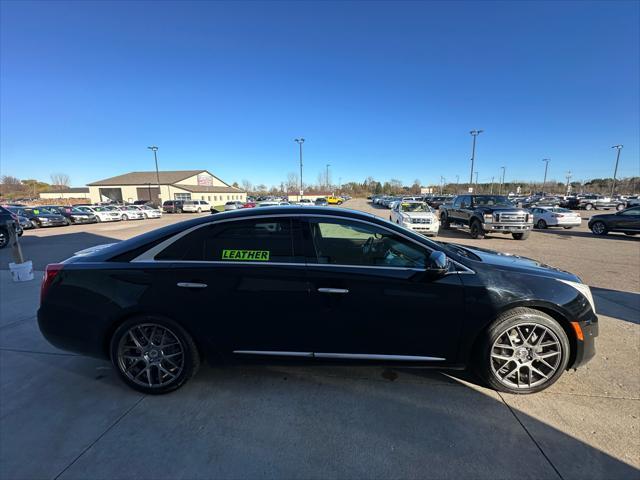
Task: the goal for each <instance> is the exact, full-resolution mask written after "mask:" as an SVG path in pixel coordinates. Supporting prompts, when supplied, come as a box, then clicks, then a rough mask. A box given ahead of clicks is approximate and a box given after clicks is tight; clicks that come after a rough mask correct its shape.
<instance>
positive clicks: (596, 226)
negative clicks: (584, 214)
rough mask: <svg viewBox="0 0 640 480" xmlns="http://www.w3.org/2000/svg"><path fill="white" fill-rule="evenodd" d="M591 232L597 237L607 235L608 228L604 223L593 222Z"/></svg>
mask: <svg viewBox="0 0 640 480" xmlns="http://www.w3.org/2000/svg"><path fill="white" fill-rule="evenodd" d="M591 231H592V232H593V233H594V234H595V235H606V234H607V226H606V225H605V224H604V222H593V224H592V225H591Z"/></svg>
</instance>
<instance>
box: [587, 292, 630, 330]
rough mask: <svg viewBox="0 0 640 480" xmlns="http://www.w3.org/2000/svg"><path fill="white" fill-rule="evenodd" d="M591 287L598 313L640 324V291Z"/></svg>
mask: <svg viewBox="0 0 640 480" xmlns="http://www.w3.org/2000/svg"><path fill="white" fill-rule="evenodd" d="M590 288H591V293H592V294H593V299H594V301H595V303H596V312H597V313H598V314H602V315H606V316H607V317H612V318H616V319H618V320H624V321H625V322H631V323H635V324H636V325H640V293H633V292H622V291H620V290H609V289H607V288H600V287H590Z"/></svg>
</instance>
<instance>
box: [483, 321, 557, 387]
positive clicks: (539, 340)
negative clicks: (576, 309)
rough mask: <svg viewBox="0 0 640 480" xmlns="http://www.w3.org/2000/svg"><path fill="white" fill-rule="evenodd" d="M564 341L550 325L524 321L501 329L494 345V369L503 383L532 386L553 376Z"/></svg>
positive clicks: (492, 363) (492, 351)
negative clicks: (561, 340) (561, 342)
mask: <svg viewBox="0 0 640 480" xmlns="http://www.w3.org/2000/svg"><path fill="white" fill-rule="evenodd" d="M563 354H564V352H563V351H562V345H561V344H560V340H559V339H558V337H557V336H556V334H555V333H553V331H551V330H550V329H549V328H547V327H544V326H542V325H539V324H537V323H522V324H519V325H516V326H514V327H510V328H508V329H507V330H505V331H504V332H502V333H501V334H500V335H499V336H498V338H497V339H496V341H495V342H494V343H493V345H492V347H491V358H490V360H489V361H490V362H491V371H492V372H493V374H494V375H495V377H496V378H497V379H498V381H499V382H500V383H502V384H503V385H505V386H507V387H509V388H513V389H524V388H531V387H535V386H538V385H541V384H543V383H545V382H546V381H548V380H549V379H551V378H552V377H553V375H554V374H555V373H556V371H557V370H558V367H559V366H560V364H561V362H562V355H563Z"/></svg>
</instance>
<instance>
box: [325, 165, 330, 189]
mask: <svg viewBox="0 0 640 480" xmlns="http://www.w3.org/2000/svg"><path fill="white" fill-rule="evenodd" d="M330 166H331V164H330V163H327V178H326V183H327V192H328V191H329V189H330V186H329V167H330Z"/></svg>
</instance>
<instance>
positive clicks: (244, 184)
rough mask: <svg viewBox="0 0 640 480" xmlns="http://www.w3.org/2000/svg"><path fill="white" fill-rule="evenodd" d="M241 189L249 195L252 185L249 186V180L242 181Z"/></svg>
mask: <svg viewBox="0 0 640 480" xmlns="http://www.w3.org/2000/svg"><path fill="white" fill-rule="evenodd" d="M242 189H243V190H244V191H245V192H247V193H249V192H251V191H253V185H252V184H251V182H250V181H249V180H247V179H246V178H245V179H243V180H242Z"/></svg>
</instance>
